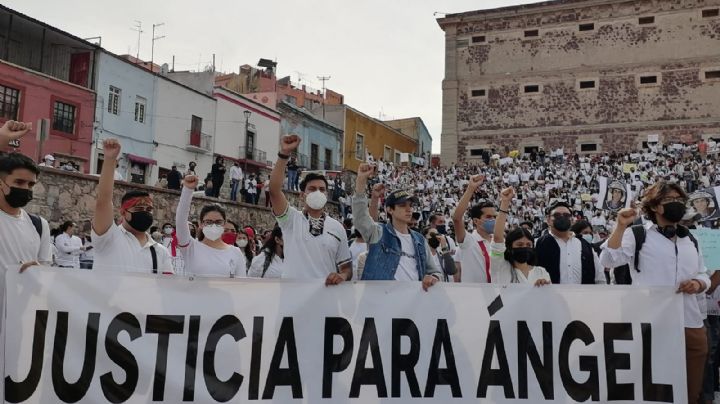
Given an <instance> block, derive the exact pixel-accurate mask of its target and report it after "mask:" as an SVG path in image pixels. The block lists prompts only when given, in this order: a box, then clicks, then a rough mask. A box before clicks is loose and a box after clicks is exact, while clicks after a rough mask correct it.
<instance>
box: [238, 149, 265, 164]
mask: <svg viewBox="0 0 720 404" xmlns="http://www.w3.org/2000/svg"><path fill="white" fill-rule="evenodd" d="M239 158H240V159H241V160H251V161H257V162H260V163H263V164H265V163H267V153H266V152H264V151H262V150H259V149H252V148H248V147H245V146H240V153H239Z"/></svg>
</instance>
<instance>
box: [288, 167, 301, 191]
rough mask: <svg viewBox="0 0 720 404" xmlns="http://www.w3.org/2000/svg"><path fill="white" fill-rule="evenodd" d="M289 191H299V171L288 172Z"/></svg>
mask: <svg viewBox="0 0 720 404" xmlns="http://www.w3.org/2000/svg"><path fill="white" fill-rule="evenodd" d="M287 189H288V190H290V191H297V190H298V172H297V170H292V171H288V182H287Z"/></svg>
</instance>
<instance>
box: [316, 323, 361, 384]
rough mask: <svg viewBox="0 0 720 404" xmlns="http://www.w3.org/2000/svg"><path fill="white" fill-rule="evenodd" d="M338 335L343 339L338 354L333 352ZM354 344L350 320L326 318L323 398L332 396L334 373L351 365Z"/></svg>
mask: <svg viewBox="0 0 720 404" xmlns="http://www.w3.org/2000/svg"><path fill="white" fill-rule="evenodd" d="M336 335H337V336H340V337H341V338H342V340H343V347H342V351H340V353H338V354H336V353H334V352H333V342H334V339H335V336H336ZM353 344H354V342H353V333H352V327H351V326H350V322H349V321H347V320H346V319H344V318H341V317H326V318H325V342H324V348H323V384H322V398H332V382H333V373H336V372H342V371H343V370H345V369H347V368H348V366H350V361H351V360H352V350H353Z"/></svg>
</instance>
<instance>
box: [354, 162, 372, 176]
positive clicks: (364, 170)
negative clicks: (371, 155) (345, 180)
mask: <svg viewBox="0 0 720 404" xmlns="http://www.w3.org/2000/svg"><path fill="white" fill-rule="evenodd" d="M374 173H375V166H374V165H372V164H368V163H362V164H360V167H358V177H363V178H370V177H372V176H373V174H374Z"/></svg>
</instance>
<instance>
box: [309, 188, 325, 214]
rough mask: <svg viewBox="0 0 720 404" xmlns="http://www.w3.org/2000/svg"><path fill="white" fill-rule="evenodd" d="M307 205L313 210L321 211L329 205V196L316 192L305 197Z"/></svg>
mask: <svg viewBox="0 0 720 404" xmlns="http://www.w3.org/2000/svg"><path fill="white" fill-rule="evenodd" d="M305 203H306V204H307V205H308V206H309V207H310V209H313V210H320V209H322V208H324V207H325V204H326V203H327V196H326V195H325V193H324V192H320V191H315V192H311V193H309V194H307V195H306V196H305Z"/></svg>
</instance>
